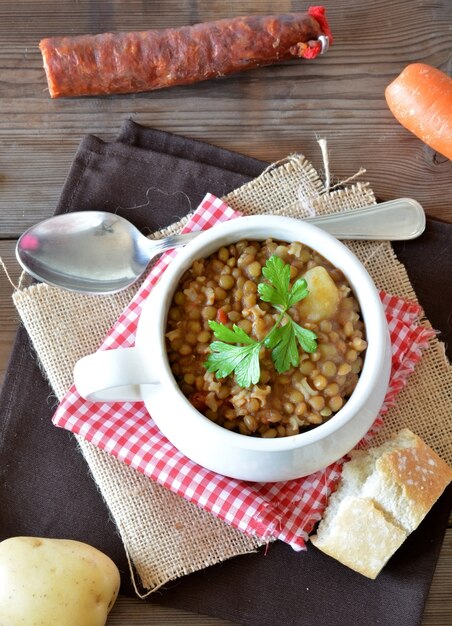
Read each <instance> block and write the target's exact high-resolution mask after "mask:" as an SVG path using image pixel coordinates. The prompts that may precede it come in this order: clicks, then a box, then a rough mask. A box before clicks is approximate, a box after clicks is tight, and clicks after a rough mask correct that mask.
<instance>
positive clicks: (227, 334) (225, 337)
mask: <svg viewBox="0 0 452 626" xmlns="http://www.w3.org/2000/svg"><path fill="white" fill-rule="evenodd" d="M209 326H210V328H211V329H212V330H213V333H214V335H215V337H216V338H217V339H221V341H226V342H228V343H245V344H253V343H256V341H255V340H254V339H253V338H252V337H250V336H249V335H247V334H246V332H245V331H244V330H243V328H240V326H237V324H234V325H233V327H232V330H231V329H230V328H228V327H227V326H225V325H224V324H220V323H219V322H215V321H214V320H209Z"/></svg>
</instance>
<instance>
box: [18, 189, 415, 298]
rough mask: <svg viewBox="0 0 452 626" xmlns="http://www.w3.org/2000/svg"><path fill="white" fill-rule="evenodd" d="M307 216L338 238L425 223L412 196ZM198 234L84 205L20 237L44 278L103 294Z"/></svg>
mask: <svg viewBox="0 0 452 626" xmlns="http://www.w3.org/2000/svg"><path fill="white" fill-rule="evenodd" d="M305 221H307V222H311V223H313V224H315V225H316V226H318V227H320V228H321V229H322V230H325V231H327V232H329V233H330V234H332V235H334V236H335V237H337V238H338V239H380V240H381V239H386V240H388V239H389V240H397V239H413V238H414V237H417V236H419V235H420V234H421V233H422V232H423V231H424V228H425V214H424V211H423V209H422V207H421V205H420V204H419V203H418V202H416V201H415V200H411V199H409V198H402V199H400V200H393V201H390V202H383V203H381V204H375V205H373V206H370V207H366V208H363V209H356V210H353V211H348V212H347V211H346V212H343V213H337V214H332V215H323V216H317V217H311V218H306V220H305ZM198 234H199V233H198V232H194V233H187V234H183V235H171V236H169V237H165V238H163V239H157V240H154V239H148V238H147V237H145V236H144V235H143V234H142V233H141V232H140V231H139V230H138V229H137V228H136V227H135V226H134V225H133V224H131V223H130V222H129V221H127V220H126V219H124V218H123V217H121V216H120V215H116V214H114V213H107V212H104V211H80V212H74V213H66V214H63V215H57V216H55V217H51V218H49V219H47V220H44V221H43V222H40V223H38V224H36V225H35V226H32V227H31V228H29V229H28V230H27V231H26V232H25V233H23V235H22V236H21V237H20V238H19V240H18V242H17V246H16V257H17V260H18V262H19V263H20V265H21V266H22V267H23V269H24V270H25V271H26V272H28V273H29V274H31V276H33V277H34V278H36V279H37V280H39V281H41V282H44V283H47V284H49V285H53V286H55V287H60V288H62V289H67V290H69V291H76V292H81V293H89V294H98V295H100V294H107V293H115V292H118V291H121V290H123V289H126V288H127V287H129V286H130V285H132V284H133V283H134V282H135V281H136V280H138V278H139V277H140V276H141V275H142V274H143V273H144V271H145V270H146V268H147V266H148V263H149V261H150V260H151V259H152V258H154V257H155V256H157V255H158V254H160V253H161V252H163V251H164V250H169V249H170V248H176V247H179V246H184V245H186V244H187V243H189V242H190V241H191V240H192V239H194V238H195V237H197V235H198Z"/></svg>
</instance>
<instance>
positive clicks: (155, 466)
mask: <svg viewBox="0 0 452 626" xmlns="http://www.w3.org/2000/svg"><path fill="white" fill-rule="evenodd" d="M238 216H239V214H238V213H237V212H235V211H233V210H232V209H231V208H230V207H228V206H227V205H226V204H224V203H223V202H222V201H221V200H219V199H218V198H216V197H214V196H212V195H211V194H208V195H207V196H206V197H205V198H204V200H203V202H202V203H201V205H200V206H199V207H198V209H197V210H196V212H195V213H194V215H193V217H192V218H191V220H190V221H189V222H188V224H187V225H186V227H185V228H184V231H185V232H188V231H191V230H205V229H207V228H209V227H211V226H213V225H214V224H216V223H218V222H222V221H226V220H229V219H233V218H235V217H238ZM176 254H177V251H175V250H173V251H170V252H166V253H164V254H163V255H162V257H161V258H160V259H159V261H158V262H157V263H156V264H155V265H154V267H153V268H152V270H151V271H150V273H149V275H148V276H147V278H146V280H145V281H144V283H143V285H142V287H141V288H140V290H139V292H138V293H137V294H136V296H135V297H134V298H133V300H132V301H131V302H130V304H129V306H128V307H127V308H126V310H125V311H124V312H123V313H122V315H121V317H120V318H119V319H118V321H117V323H116V324H115V326H114V327H113V328H112V329H111V331H110V333H109V335H108V337H107V338H106V339H105V341H104V343H103V344H102V346H101V349H102V350H105V349H112V348H116V347H119V346H131V345H133V344H134V341H135V331H136V327H137V322H138V319H139V316H140V312H141V308H142V306H143V303H144V301H145V300H146V298H147V296H148V295H149V293H150V291H151V289H152V288H153V286H154V285H155V283H156V282H157V280H158V279H159V277H160V276H161V275H162V273H163V272H164V271H165V269H166V267H167V266H168V264H169V263H170V261H171V259H172V258H173V257H174V256H175V255H176ZM381 297H382V301H383V304H384V307H385V310H386V315H387V319H388V322H389V327H390V332H391V338H392V346H393V357H392V375H391V383H390V387H389V390H388V393H387V396H386V399H385V405H384V407H383V409H382V411H381V413H380V416H379V417H378V419H377V421H376V423H375V426H374V428H375V427H376V426H378V424H379V423H380V421H381V415H382V414H383V413H384V412H385V411H386V410H387V407H388V406H390V405H391V404H393V403H394V402H395V398H396V395H397V393H398V392H399V391H400V389H401V388H402V387H403V386H404V385H405V384H406V380H407V377H408V375H409V374H410V372H412V371H413V369H414V366H415V364H416V363H417V362H418V361H419V359H420V358H421V350H422V348H424V347H425V346H426V345H427V342H428V340H429V338H430V336H431V331H429V330H427V329H425V328H423V327H422V326H419V324H418V319H419V316H420V314H421V312H422V311H421V309H420V307H419V306H418V305H417V304H413V303H409V302H406V301H404V300H402V299H401V298H398V297H395V296H390V295H388V294H386V293H381ZM53 422H54V424H55V425H56V426H60V427H62V428H66V429H67V430H70V431H72V432H74V433H77V434H78V435H80V436H82V437H84V438H85V439H87V440H88V441H90V442H91V443H93V444H94V445H96V446H98V447H99V448H101V449H102V450H105V451H107V452H109V453H110V454H113V455H114V456H115V457H117V458H118V459H120V460H122V461H124V462H125V463H128V464H129V465H131V466H132V467H134V468H135V469H136V470H138V471H140V472H142V473H143V474H145V475H146V476H148V477H149V478H150V479H152V480H155V481H157V482H158V483H159V484H161V485H163V486H164V487H167V488H168V489H170V490H171V491H173V492H174V493H177V494H179V495H180V496H182V497H183V498H186V499H187V500H189V501H191V502H193V503H195V504H197V505H198V506H200V507H202V508H204V509H207V510H208V511H210V512H211V513H212V514H213V515H216V516H218V517H219V518H221V519H223V520H224V521H226V522H227V523H228V524H231V525H232V526H234V527H236V528H238V529H240V530H241V531H243V532H245V533H248V534H252V535H257V536H259V537H262V538H263V539H271V538H278V539H281V540H282V541H285V542H286V543H289V544H290V545H291V546H292V547H293V548H294V549H295V550H302V549H304V548H305V540H306V539H307V536H308V534H309V533H310V531H311V530H312V528H313V526H314V524H315V523H316V522H317V521H318V520H319V519H320V518H321V516H322V513H323V510H324V508H325V504H326V500H327V497H328V495H329V493H330V492H331V490H332V488H333V486H334V484H335V482H336V481H337V479H338V478H339V476H340V470H341V462H338V463H335V464H333V465H331V466H330V467H328V468H327V469H326V470H324V471H320V472H317V473H316V474H313V475H311V476H308V477H306V478H301V479H298V480H291V481H288V482H280V483H266V484H261V483H250V482H245V481H240V480H234V479H232V478H226V477H225V476H220V475H218V474H215V473H214V472H211V471H209V470H206V469H204V468H203V467H200V466H199V465H197V464H196V463H193V462H192V461H190V460H189V459H187V458H186V457H185V456H184V455H183V454H181V453H180V452H179V451H178V450H176V448H175V447H174V446H173V445H172V444H171V443H170V442H169V441H168V440H167V439H166V438H165V437H164V436H163V435H162V434H161V433H160V431H159V430H158V428H157V427H156V425H155V424H154V422H153V420H152V418H151V417H150V415H149V414H148V412H147V411H146V408H145V407H144V404H143V403H141V402H133V403H132V402H124V403H115V404H107V403H93V402H88V401H86V400H84V399H83V398H81V397H80V395H79V394H78V393H77V391H76V389H75V387H72V388H71V389H70V390H69V391H68V392H67V394H66V395H65V397H64V398H63V400H62V401H61V403H60V405H59V407H58V409H57V412H56V414H55V415H54V418H53Z"/></svg>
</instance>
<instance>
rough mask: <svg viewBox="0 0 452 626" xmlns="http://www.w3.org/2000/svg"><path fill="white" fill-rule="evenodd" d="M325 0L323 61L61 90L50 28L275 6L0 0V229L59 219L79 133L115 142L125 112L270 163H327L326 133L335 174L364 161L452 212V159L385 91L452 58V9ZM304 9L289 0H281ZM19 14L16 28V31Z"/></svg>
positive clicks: (383, 191)
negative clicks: (151, 88) (51, 77)
mask: <svg viewBox="0 0 452 626" xmlns="http://www.w3.org/2000/svg"><path fill="white" fill-rule="evenodd" d="M325 4H326V6H327V8H328V12H329V15H330V20H331V23H332V25H333V26H334V30H335V32H336V33H338V36H337V41H336V43H335V45H334V46H333V48H332V49H331V50H330V52H329V53H328V55H326V56H325V57H324V58H322V59H318V60H316V62H315V63H309V62H305V61H300V62H282V63H279V64H277V65H275V66H272V67H268V68H260V69H257V70H254V71H252V72H246V73H244V74H239V75H235V76H232V77H228V78H224V79H221V80H217V81H216V82H215V81H207V82H204V83H199V84H197V85H192V86H187V87H177V88H173V89H166V90H160V91H155V92H150V93H146V94H135V95H126V96H114V97H111V98H108V97H104V98H75V99H61V100H50V99H49V97H48V93H47V90H46V82H45V75H44V71H43V68H42V62H41V58H40V53H39V50H38V47H37V44H38V41H39V39H40V38H41V37H44V36H48V35H57V34H62V33H66V32H68V33H72V34H74V33H93V32H101V31H105V30H134V29H142V28H144V27H146V26H149V27H154V28H163V27H168V26H178V25H182V24H186V23H194V22H196V21H200V20H206V19H213V18H215V17H224V16H225V13H227V14H228V15H238V14H243V11H244V9H246V11H247V12H248V13H262V12H263V11H264V10H265V7H266V5H268V8H270V6H271V3H264V4H263V5H262V3H259V2H248V3H246V6H244V4H243V2H241V1H239V0H234V1H231V2H228V3H227V6H226V4H224V3H221V2H215V3H208V2H201V1H199V0H198V2H183V3H175V2H165V3H158V2H148V3H144V4H143V3H142V2H138V1H132V2H125V1H117V2H115V3H114V5H112V4H111V3H110V2H101V3H98V7H97V10H96V11H93V10H92V7H91V3H90V2H89V1H88V0H81V1H80V2H77V3H76V4H74V3H72V2H69V0H65V1H62V2H59V3H57V6H56V5H55V3H54V2H49V1H45V2H40V3H36V2H26V1H24V0H21V1H19V2H14V3H13V2H2V3H1V4H0V38H1V40H2V46H1V48H0V98H1V102H2V115H1V116H0V133H1V137H2V145H3V150H4V154H8V158H4V157H0V176H1V181H0V182H1V190H2V193H1V194H0V234H2V235H3V236H6V237H14V236H17V235H18V234H19V233H20V232H22V231H23V230H25V229H26V228H27V227H28V226H30V225H31V224H32V223H34V222H36V221H39V220H41V219H44V218H45V217H47V216H49V215H50V214H51V213H52V212H53V209H54V207H55V204H56V202H57V199H58V196H59V193H60V191H61V187H62V185H63V184H64V180H65V177H66V174H67V171H68V168H69V166H70V163H71V160H72V158H73V156H74V153H75V151H76V149H77V145H78V143H79V142H80V140H81V139H82V137H83V136H85V135H86V134H88V133H94V134H97V135H99V136H100V137H101V138H103V139H105V140H112V139H113V138H114V136H115V135H116V133H117V132H118V130H119V127H120V124H121V121H122V120H123V119H125V118H127V117H133V118H134V119H135V120H136V121H137V122H139V123H142V124H144V125H147V126H153V127H157V128H160V129H163V130H169V131H172V132H175V133H181V134H186V135H189V136H191V137H195V138H197V139H202V140H206V141H208V142H211V143H213V144H216V145H219V146H222V147H225V148H229V149H232V150H238V151H242V152H245V153H246V154H249V155H250V156H254V157H257V158H261V159H264V160H268V161H275V160H278V159H281V158H283V157H284V156H286V155H288V154H290V153H293V152H303V153H304V154H306V156H307V157H308V158H309V159H310V160H312V161H313V163H314V165H315V167H317V168H319V167H320V168H321V167H322V160H321V155H320V151H319V148H318V145H317V140H316V138H317V137H318V136H319V135H321V136H325V137H327V139H328V143H329V148H330V165H331V171H332V173H333V177H334V180H335V181H339V180H342V179H344V178H346V177H348V176H350V175H351V174H354V173H355V172H357V171H358V170H359V168H360V167H361V166H363V167H365V168H366V169H367V174H366V176H365V178H363V180H364V179H365V180H369V181H370V183H371V185H372V187H373V188H374V190H375V193H376V194H377V195H378V196H379V197H380V198H381V199H383V200H387V199H391V198H395V197H401V196H412V197H415V198H416V199H417V200H419V201H420V202H421V203H422V204H423V206H424V207H425V209H426V211H427V213H428V214H429V215H431V216H434V217H439V218H442V219H452V187H451V185H450V180H451V177H452V163H451V162H450V161H448V160H447V159H444V158H442V157H440V156H438V155H436V154H435V153H434V152H433V151H432V150H430V149H429V148H426V147H425V146H424V145H423V144H422V143H421V142H420V141H419V140H417V139H416V138H415V137H414V136H412V135H411V134H409V133H408V132H407V131H406V130H404V129H403V128H402V127H401V126H400V125H399V124H397V123H396V122H395V120H394V118H393V117H392V115H391V114H390V112H389V110H388V108H387V106H386V103H385V100H384V88H385V86H386V85H387V84H388V83H389V82H390V80H391V79H392V78H393V77H394V76H395V75H396V74H397V73H398V72H399V71H400V69H401V68H402V67H403V65H404V64H405V63H406V62H409V61H410V60H411V59H412V58H413V56H414V55H415V51H416V50H417V49H418V48H419V46H420V45H421V46H422V54H423V59H424V60H426V61H427V62H431V63H434V64H435V65H439V66H442V67H444V68H447V63H448V59H449V57H450V45H449V44H448V41H449V42H450V31H449V30H448V23H447V17H448V16H449V17H450V19H452V8H450V7H451V6H452V5H449V8H447V7H446V4H445V2H437V3H433V2H427V3H422V5H420V6H418V7H417V10H416V11H410V12H407V11H406V10H405V9H406V5H405V3H404V2H403V1H402V0H395V1H394V2H392V3H391V18H390V19H389V18H388V16H387V10H386V5H385V3H384V2H381V3H374V4H373V8H372V11H370V10H368V8H367V6H366V8H365V5H366V3H365V2H364V0H361V1H358V0H355V2H354V3H353V6H349V3H345V2H334V3H333V2H326V3H325ZM176 5H177V9H176V8H175V7H176ZM299 5H300V3H298V2H292V3H289V2H285V3H284V5H283V7H282V8H281V10H283V9H290V8H291V9H292V10H296V9H300V6H299ZM12 19H14V22H15V23H16V24H20V25H21V27H20V29H19V30H18V29H17V28H16V29H15V28H10V26H9V24H10V23H11V20H12ZM449 22H450V20H449ZM401 28H402V29H403V37H401V36H400V32H401V30H400V29H401ZM395 46H398V49H397V55H396V56H395V55H394V47H395ZM375 49H378V51H379V53H378V57H375ZM238 128H240V132H238ZM395 171H397V176H395V175H394V172H395ZM432 183H433V184H434V185H435V193H434V194H432V193H431V188H432ZM19 190H20V192H19Z"/></svg>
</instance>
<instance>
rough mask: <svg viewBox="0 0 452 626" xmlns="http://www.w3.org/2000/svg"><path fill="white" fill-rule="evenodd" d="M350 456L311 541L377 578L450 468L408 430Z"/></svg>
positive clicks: (446, 479) (448, 477) (437, 492)
mask: <svg viewBox="0 0 452 626" xmlns="http://www.w3.org/2000/svg"><path fill="white" fill-rule="evenodd" d="M350 456H351V460H350V461H349V462H348V463H345V464H344V467H343V472H342V479H341V482H340V483H339V485H338V488H337V489H336V491H335V492H334V493H333V494H332V495H331V497H330V500H329V503H328V506H327V509H326V510H325V513H324V517H323V520H322V521H321V522H320V524H319V527H318V529H317V534H316V535H314V536H312V537H311V541H312V543H313V544H314V545H315V546H316V547H317V548H318V549H319V550H321V551H322V552H325V554H328V555H329V556H331V557H333V558H335V559H336V560H338V561H340V562H341V563H343V564H344V565H346V566H348V567H350V568H351V569H353V570H355V571H357V572H359V573H360V574H363V575H364V576H367V577H368V578H372V579H375V578H376V577H377V576H378V574H379V573H380V571H381V570H382V569H383V567H384V566H385V565H386V563H387V562H388V560H389V559H390V558H391V556H392V555H393V554H394V552H395V551H396V550H397V549H398V548H399V547H400V546H401V545H402V543H403V542H404V541H405V539H406V538H407V537H408V535H409V534H410V533H411V532H412V531H413V530H414V529H415V528H417V526H418V525H419V524H420V523H421V521H422V520H423V519H424V517H425V516H426V514H427V513H428V511H429V510H430V509H431V507H432V506H433V504H434V503H435V502H436V501H437V499H438V498H439V497H440V495H441V494H442V492H443V491H444V489H445V488H446V487H447V485H448V484H449V483H450V482H451V481H452V469H451V468H450V467H449V466H448V465H447V464H446V463H445V462H444V461H443V460H442V459H441V458H440V457H439V456H438V455H437V454H436V452H435V451H434V450H432V449H431V448H430V447H429V446H428V445H427V444H426V443H425V442H424V441H422V439H421V438H420V437H418V436H417V435H415V434H414V433H412V432H411V431H410V430H408V429H403V430H401V431H400V432H399V433H397V434H396V435H394V437H393V438H392V439H391V440H389V441H388V442H386V443H384V444H383V445H381V446H379V447H376V448H370V449H369V450H367V451H356V452H352V453H351V455H350Z"/></svg>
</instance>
